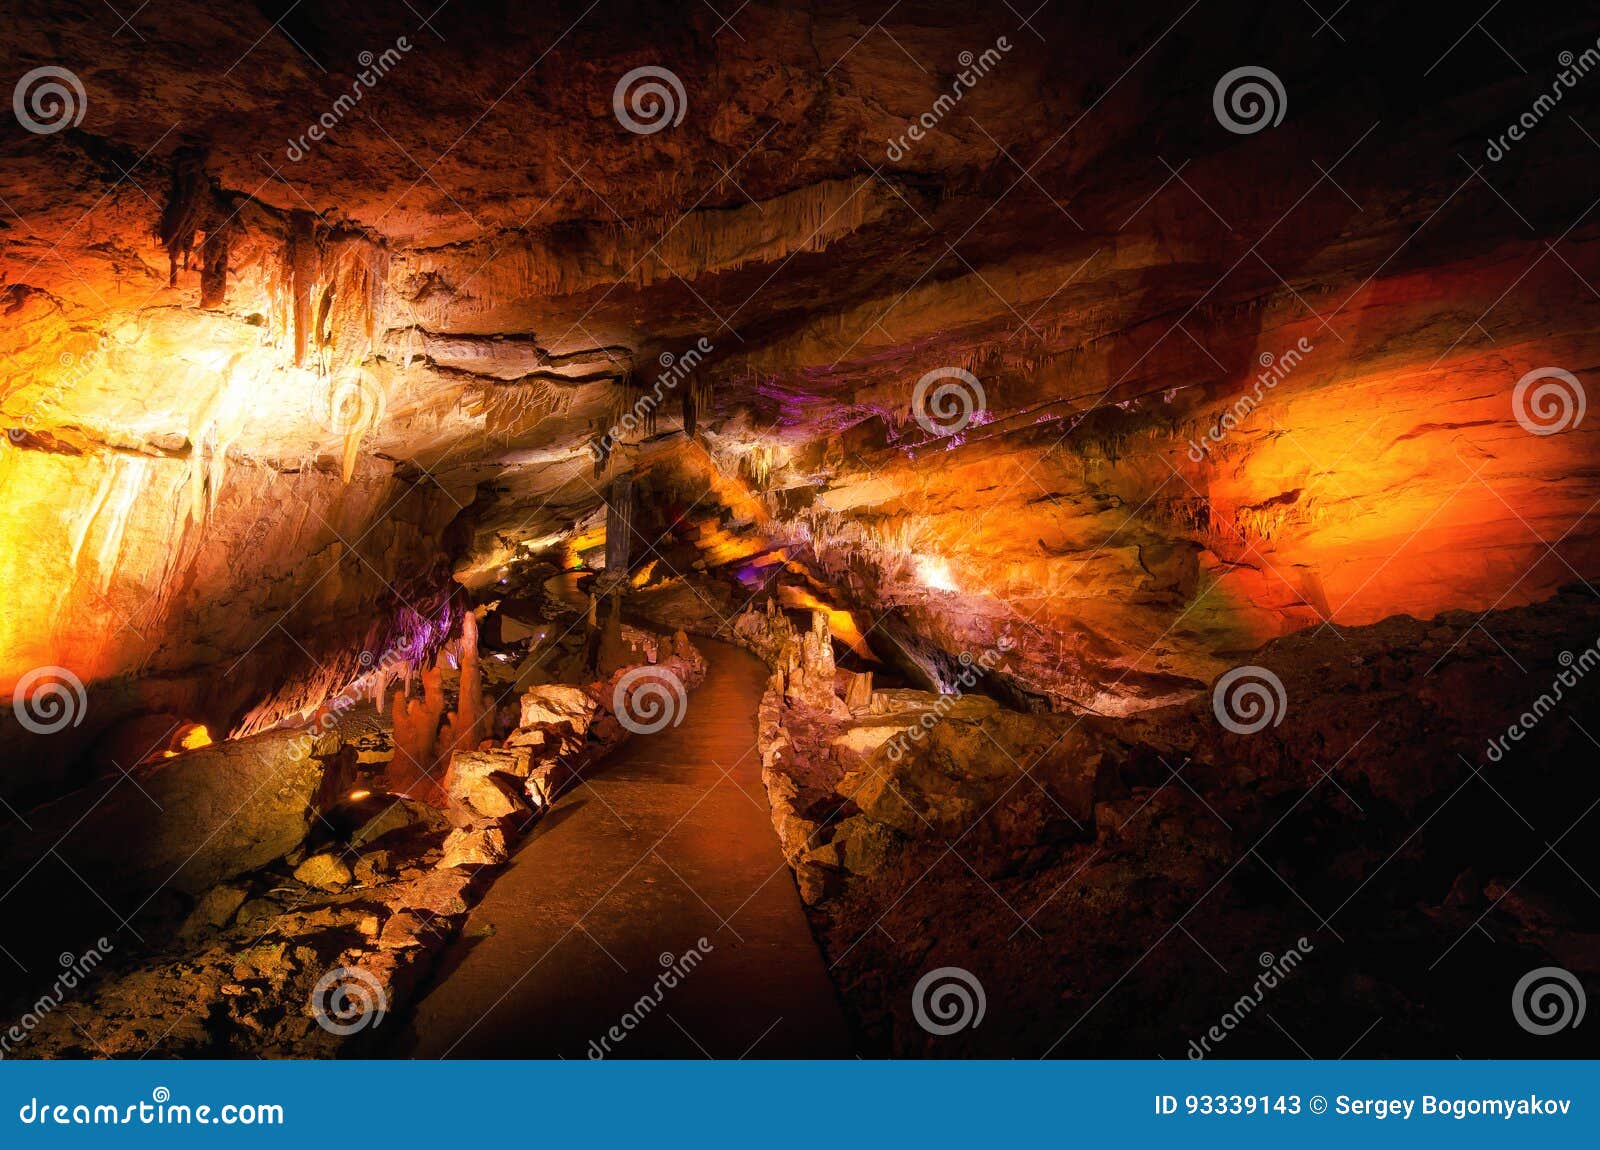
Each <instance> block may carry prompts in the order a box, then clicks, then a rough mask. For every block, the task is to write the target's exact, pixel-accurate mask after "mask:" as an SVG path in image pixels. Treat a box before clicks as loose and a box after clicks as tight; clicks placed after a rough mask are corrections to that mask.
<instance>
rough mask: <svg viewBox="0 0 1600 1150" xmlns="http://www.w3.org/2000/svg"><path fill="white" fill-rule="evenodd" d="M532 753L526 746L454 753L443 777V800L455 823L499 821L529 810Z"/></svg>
mask: <svg viewBox="0 0 1600 1150" xmlns="http://www.w3.org/2000/svg"><path fill="white" fill-rule="evenodd" d="M532 765H533V752H532V750H531V749H530V748H528V747H526V746H516V747H501V748H496V749H492V750H487V751H457V752H456V753H455V754H454V755H453V756H451V759H450V769H449V770H448V772H446V774H445V780H444V790H445V797H446V799H447V800H448V802H449V808H448V809H449V811H450V814H451V817H452V818H453V819H455V820H456V822H457V823H458V824H462V823H470V822H473V821H477V820H483V819H502V818H506V817H507V816H509V815H514V814H519V813H522V812H525V811H527V810H528V803H527V799H526V797H525V787H526V784H527V778H528V772H529V770H530V769H531V767H532Z"/></svg>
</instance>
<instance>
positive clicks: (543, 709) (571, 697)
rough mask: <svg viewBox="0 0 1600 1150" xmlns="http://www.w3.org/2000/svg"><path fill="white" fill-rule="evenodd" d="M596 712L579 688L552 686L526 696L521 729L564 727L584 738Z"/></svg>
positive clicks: (534, 689)
mask: <svg viewBox="0 0 1600 1150" xmlns="http://www.w3.org/2000/svg"><path fill="white" fill-rule="evenodd" d="M597 709H598V705H597V704H596V703H595V701H594V700H593V699H591V698H590V697H589V696H588V694H587V693H586V692H584V691H581V690H579V689H578V688H577V687H568V686H564V685H563V684H560V683H549V684H546V685H545V686H542V687H533V688H531V689H529V690H528V691H527V692H525V693H524V694H523V696H522V721H521V722H520V723H519V724H518V726H519V728H522V729H527V728H529V727H537V726H540V725H542V724H549V725H552V726H554V725H558V724H561V723H565V724H567V725H568V726H570V727H571V728H572V729H573V730H574V731H576V732H577V733H578V734H580V735H581V734H583V733H584V732H585V731H587V730H588V729H589V721H590V720H591V719H592V718H593V717H594V713H595V711H596V710H597Z"/></svg>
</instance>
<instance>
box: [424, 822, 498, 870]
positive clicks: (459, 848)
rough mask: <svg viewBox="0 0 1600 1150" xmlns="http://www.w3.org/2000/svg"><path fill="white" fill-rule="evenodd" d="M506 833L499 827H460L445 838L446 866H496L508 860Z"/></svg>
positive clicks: (442, 860) (444, 859)
mask: <svg viewBox="0 0 1600 1150" xmlns="http://www.w3.org/2000/svg"><path fill="white" fill-rule="evenodd" d="M507 857H508V854H507V851H506V835H505V832H504V831H503V830H501V829H500V828H499V827H458V828H457V829H456V830H453V831H451V832H450V837H449V838H447V839H445V840H444V857H443V858H442V859H441V860H440V862H439V865H440V866H444V867H460V866H496V865H498V864H500V863H503V862H505V861H506V858H507Z"/></svg>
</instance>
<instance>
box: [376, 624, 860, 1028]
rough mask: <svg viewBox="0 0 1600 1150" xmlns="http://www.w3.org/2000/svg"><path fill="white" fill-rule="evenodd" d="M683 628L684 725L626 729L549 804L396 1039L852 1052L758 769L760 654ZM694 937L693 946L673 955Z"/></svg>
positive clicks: (762, 675) (763, 672)
mask: <svg viewBox="0 0 1600 1150" xmlns="http://www.w3.org/2000/svg"><path fill="white" fill-rule="evenodd" d="M695 643H696V645H697V646H698V647H700V649H701V650H702V651H703V652H704V653H705V655H706V658H707V661H708V664H709V665H708V669H707V674H706V679H705V682H704V683H703V684H702V685H701V687H700V688H699V690H697V691H695V692H694V693H693V694H691V695H690V696H689V705H688V709H687V712H686V714H685V716H684V719H683V723H682V724H681V725H680V726H678V727H675V728H669V729H667V730H665V731H662V732H660V733H659V734H655V735H636V736H634V737H633V738H632V739H631V740H630V741H629V742H628V743H627V744H625V745H624V746H623V747H621V748H619V749H618V751H617V752H616V753H615V754H613V755H612V756H611V757H610V758H609V759H608V760H607V761H606V762H605V763H604V764H602V765H601V766H600V767H599V768H598V769H597V770H596V771H594V772H593V773H592V774H591V776H590V778H589V780H588V782H587V783H586V784H580V785H578V786H577V787H575V789H573V790H571V791H569V792H568V793H567V794H566V796H565V797H563V798H562V799H561V800H560V801H558V802H557V803H556V805H555V807H554V809H552V810H551V811H550V812H549V814H547V815H546V816H545V818H544V819H543V820H542V821H541V822H540V823H539V825H538V826H537V827H536V829H535V830H534V831H533V833H532V834H531V836H530V837H529V838H528V839H527V840H525V841H524V844H523V846H522V848H521V849H520V850H519V851H518V852H517V854H516V855H515V857H514V858H513V859H512V861H511V864H510V865H509V866H508V867H507V868H506V870H505V871H504V872H503V873H502V874H501V875H500V877H499V878H498V879H496V881H495V883H494V886H493V887H492V888H491V889H490V891H489V893H488V895H487V897H486V898H485V899H484V901H483V902H482V903H480V904H479V905H478V906H477V907H476V908H475V909H474V910H473V911H472V913H471V915H470V917H469V918H468V921H467V925H466V928H465V930H464V931H463V933H462V935H461V937H460V938H459V939H458V940H457V941H456V942H455V943H454V944H453V945H452V946H451V948H450V949H449V950H448V951H447V952H446V953H445V955H444V956H443V959H442V962H441V965H440V967H439V969H438V972H437V976H436V982H435V985H434V987H433V989H432V990H431V991H430V992H429V993H428V994H427V997H426V998H424V999H423V1000H422V1001H421V1002H420V1003H419V1004H418V1007H417V1010H416V1012H415V1016H414V1019H413V1021H412V1029H411V1031H410V1032H409V1033H408V1034H406V1035H404V1036H403V1037H404V1042H403V1043H402V1046H401V1049H400V1050H399V1051H397V1053H402V1054H409V1055H414V1056H416V1057H423V1058H438V1057H449V1058H554V1057H563V1058H586V1057H592V1056H593V1055H594V1052H595V1051H600V1052H602V1053H604V1054H606V1055H607V1056H609V1057H622V1058H646V1057H648V1058H700V1057H708V1056H709V1057H714V1058H740V1057H746V1056H748V1057H752V1058H780V1057H847V1056H848V1055H849V1054H850V1052H851V1051H850V1044H849V1038H848V1035H847V1032H846V1029H845V1024H844V1017H843V1014H842V1012H841V1011H840V1008H839V1005H838V1000H837V998H836V997H835V994H834V989H833V985H832V983H831V982H829V980H828V976H827V972H826V971H825V969H824V967H823V963H822V958H821V955H820V954H819V952H818V950H817V946H816V943H815V942H814V940H813V939H812V937H811V932H810V929H809V927H808V926H807V924H806V919H805V913H804V911H803V910H802V908H801V904H800V899H799V896H798V894H796V892H795V888H794V882H793V879H792V878H791V876H790V873H789V870H788V868H787V867H786V866H785V865H784V862H783V856H782V855H781V854H780V853H779V850H778V839H777V835H776V834H775V832H774V831H773V829H772V824H771V821H770V816H769V814H768V810H767V799H766V793H765V791H764V790H763V788H762V786H761V763H760V754H759V751H757V749H756V747H755V738H756V706H757V703H758V702H759V700H760V697H761V691H762V688H763V685H764V684H765V681H766V677H767V671H766V668H765V666H764V665H763V664H762V663H760V662H759V661H758V660H757V659H755V658H754V657H753V656H751V655H750V654H748V653H746V652H744V651H742V650H740V649H738V648H736V647H731V646H728V645H726V644H721V643H713V642H710V641H708V640H700V639H696V640H695ZM701 938H704V939H705V940H706V942H707V944H709V953H703V954H701V955H699V956H697V959H691V960H690V961H689V963H684V962H683V960H682V959H683V956H684V955H685V954H686V953H687V952H690V951H694V950H696V947H697V944H698V942H699V940H700V939H701ZM664 961H665V962H667V963H668V964H670V965H664ZM686 966H687V967H689V969H687V970H685V969H684V968H685V967H686ZM674 967H675V968H677V969H678V970H680V971H683V973H681V975H680V976H679V977H678V978H677V979H676V982H677V985H676V986H671V987H668V986H665V985H663V984H662V983H661V982H660V981H659V980H660V977H661V976H662V975H664V974H666V973H668V972H669V970H671V969H672V968H674ZM658 1000H659V1001H658ZM625 1016H629V1018H630V1019H631V1020H632V1021H634V1022H635V1023H636V1024H635V1025H634V1026H633V1028H632V1029H631V1030H628V1029H624V1022H625ZM614 1026H615V1027H617V1028H618V1033H620V1034H622V1036H623V1037H622V1039H621V1040H620V1041H617V1040H615V1039H611V1038H608V1032H609V1031H610V1030H611V1028H612V1027H614ZM396 1037H397V1038H400V1037H402V1036H400V1035H397V1036H396ZM591 1044H592V1045H591ZM607 1047H609V1049H607Z"/></svg>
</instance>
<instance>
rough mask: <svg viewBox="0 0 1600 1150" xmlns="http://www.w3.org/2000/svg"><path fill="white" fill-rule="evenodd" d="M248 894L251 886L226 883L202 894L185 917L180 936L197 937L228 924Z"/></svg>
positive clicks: (186, 937)
mask: <svg viewBox="0 0 1600 1150" xmlns="http://www.w3.org/2000/svg"><path fill="white" fill-rule="evenodd" d="M248 895H249V888H247V887H243V886H232V885H228V884H226V883H224V884H223V885H221V886H214V887H212V888H211V889H210V890H208V891H206V892H205V893H204V894H203V895H201V896H200V901H199V902H197V903H196V904H195V908H194V910H192V911H190V912H189V917H188V918H186V919H184V922H183V926H181V927H180V928H179V931H178V933H179V937H181V938H185V939H189V938H196V937H198V936H200V935H202V934H204V933H206V931H208V930H215V929H217V928H218V927H222V926H226V925H227V924H228V922H229V921H230V920H231V919H232V918H233V916H234V914H235V913H237V912H238V910H239V908H240V907H241V906H243V905H244V901H245V898H246V897H248Z"/></svg>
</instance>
